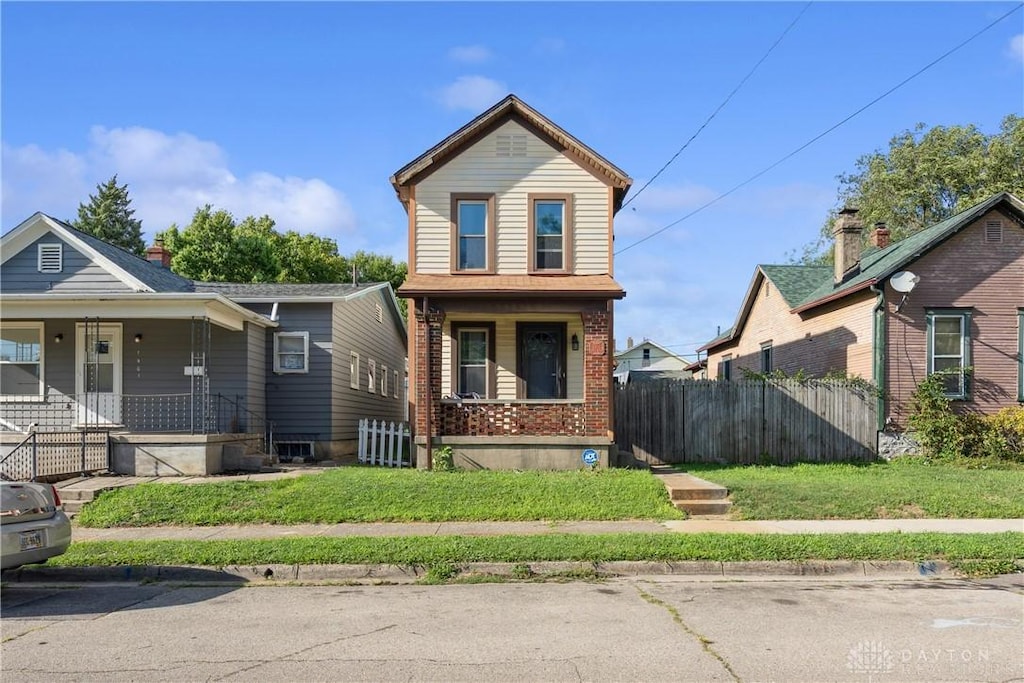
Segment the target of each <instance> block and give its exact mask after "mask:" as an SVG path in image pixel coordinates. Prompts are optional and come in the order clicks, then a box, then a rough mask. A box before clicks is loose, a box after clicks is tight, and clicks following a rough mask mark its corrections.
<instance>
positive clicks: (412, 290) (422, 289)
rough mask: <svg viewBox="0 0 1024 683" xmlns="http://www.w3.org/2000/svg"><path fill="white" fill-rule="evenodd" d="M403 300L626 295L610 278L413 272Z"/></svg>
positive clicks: (400, 291) (402, 290) (403, 288)
mask: <svg viewBox="0 0 1024 683" xmlns="http://www.w3.org/2000/svg"><path fill="white" fill-rule="evenodd" d="M398 295H399V296H402V297H418V296H434V295H441V296H459V297H494V296H502V295H508V296H516V297H531V296H538V297H546V298H552V297H562V298H601V299H621V298H622V297H624V296H626V292H625V291H623V289H622V287H621V286H620V285H619V283H618V282H616V281H615V280H613V279H612V277H611V276H610V275H560V276H555V277H552V276H548V275H459V276H456V277H452V276H451V275H427V274H423V273H410V274H409V275H408V276H407V277H406V280H405V283H403V284H402V286H401V287H399V288H398Z"/></svg>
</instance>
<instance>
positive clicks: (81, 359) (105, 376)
mask: <svg viewBox="0 0 1024 683" xmlns="http://www.w3.org/2000/svg"><path fill="white" fill-rule="evenodd" d="M76 336H77V338H78V339H77V342H76V344H75V393H76V394H77V395H78V422H79V423H80V424H87V425H111V424H120V422H121V339H122V334H121V324H120V323H100V324H96V323H85V324H83V323H79V324H78V326H77V335H76Z"/></svg>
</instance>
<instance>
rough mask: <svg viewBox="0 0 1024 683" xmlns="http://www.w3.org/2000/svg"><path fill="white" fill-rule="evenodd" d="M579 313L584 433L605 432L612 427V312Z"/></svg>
mask: <svg viewBox="0 0 1024 683" xmlns="http://www.w3.org/2000/svg"><path fill="white" fill-rule="evenodd" d="M580 315H581V317H582V318H583V342H584V347H583V348H584V353H585V354H586V355H585V356H584V358H583V404H584V406H585V412H584V424H585V425H586V434H587V435H591V436H604V435H605V434H607V432H608V431H609V430H610V429H611V406H612V404H611V399H612V394H611V391H612V367H611V354H610V353H609V346H610V339H611V313H610V312H609V311H607V310H586V311H583V312H582V313H581V314H580Z"/></svg>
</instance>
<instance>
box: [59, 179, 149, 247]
mask: <svg viewBox="0 0 1024 683" xmlns="http://www.w3.org/2000/svg"><path fill="white" fill-rule="evenodd" d="M131 203H132V200H131V198H130V197H129V196H128V184H127V183H126V184H124V185H118V184H117V175H116V174H115V175H114V177H112V178H111V179H110V180H108V181H107V182H106V183H102V184H99V185H97V186H96V194H94V195H89V202H88V203H82V204H79V205H78V219H77V220H74V221H72V222H71V225H73V226H74V227H75V228H77V229H79V230H81V231H82V232H84V233H88V234H90V235H92V236H93V237H96V238H98V239H101V240H103V241H104V242H107V243H109V244H113V245H115V246H118V247H121V248H122V249H125V250H127V251H130V252H132V253H133V254H138V255H139V256H142V255H144V254H145V253H146V243H145V242H144V241H143V239H142V221H140V220H137V219H135V218H132V216H133V215H134V214H135V209H132V208H131Z"/></svg>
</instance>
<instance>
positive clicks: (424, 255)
mask: <svg viewBox="0 0 1024 683" xmlns="http://www.w3.org/2000/svg"><path fill="white" fill-rule="evenodd" d="M509 134H513V135H526V137H527V152H526V156H524V157H498V156H496V154H495V136H497V135H509ZM469 192H483V193H494V194H495V198H496V207H495V213H496V221H497V224H498V225H497V242H496V251H497V257H496V258H497V268H496V270H497V272H498V273H502V274H522V273H526V272H527V265H528V264H527V256H528V255H527V241H528V235H527V222H528V216H527V211H528V208H529V202H528V195H529V194H531V193H568V194H572V196H573V214H574V215H573V237H574V245H573V254H574V265H575V273H576V274H579V275H600V274H603V273H607V272H608V261H609V259H608V249H609V245H608V216H609V212H610V211H611V207H610V205H609V193H608V187H607V186H606V185H605V184H604V183H603V182H601V181H600V180H598V179H597V178H595V177H594V176H593V175H591V174H590V173H589V172H588V171H586V170H584V169H583V168H581V167H580V166H579V165H578V164H576V162H574V161H572V160H571V159H569V158H568V157H566V156H565V155H563V154H562V153H561V152H558V151H556V150H555V149H554V148H552V147H551V146H550V145H548V144H547V143H545V142H543V141H542V140H541V139H539V138H537V137H536V136H535V135H534V134H533V133H531V132H528V131H527V130H526V129H525V128H523V127H522V126H520V125H519V124H518V123H516V122H514V121H509V122H508V123H505V124H504V125H502V126H501V127H499V128H498V129H496V130H495V131H494V132H492V133H491V134H490V135H487V136H485V137H484V138H482V139H481V140H480V141H479V142H477V143H476V144H475V145H473V146H472V147H470V148H468V149H466V150H465V151H464V152H462V153H461V154H460V155H459V156H457V157H456V158H454V159H452V160H451V161H449V162H448V163H447V164H445V165H444V166H442V167H441V168H440V169H438V170H437V171H435V172H434V173H432V174H430V175H429V176H427V177H426V178H424V179H423V181H422V182H420V183H419V184H418V185H417V186H416V264H415V270H416V272H418V273H448V272H450V270H451V266H450V260H451V248H450V237H451V222H450V221H451V195H452V194H459V193H469Z"/></svg>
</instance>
